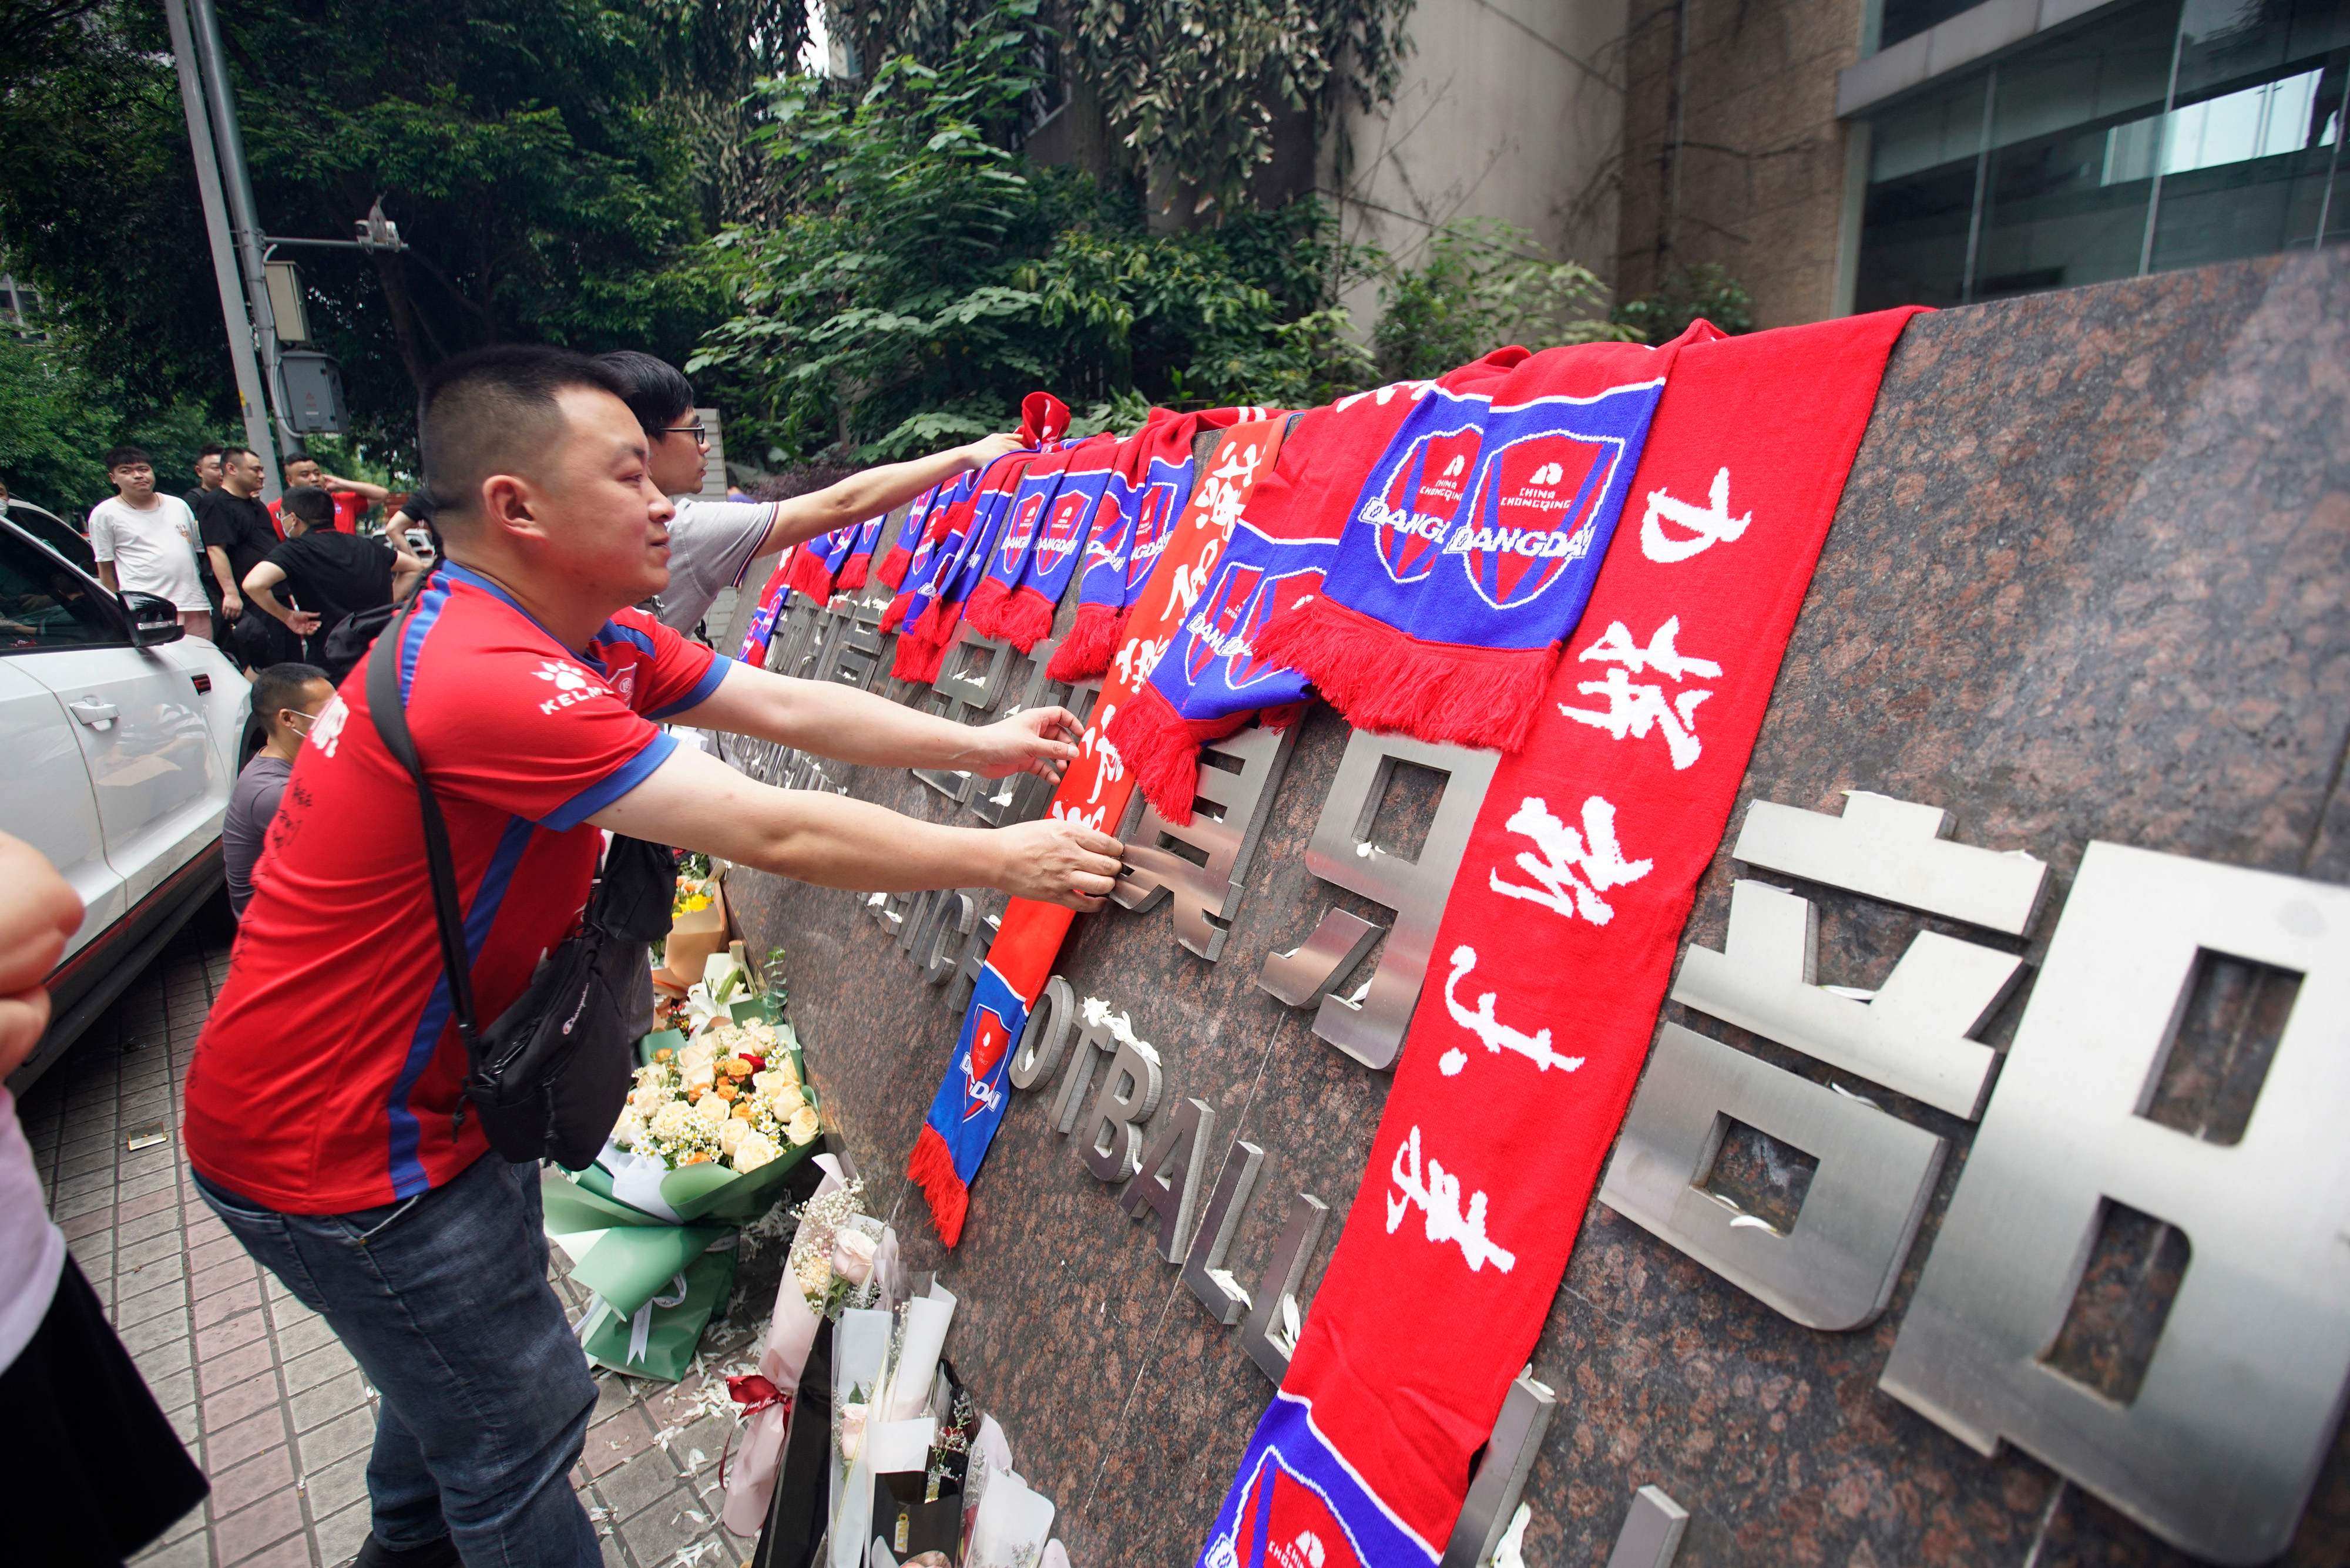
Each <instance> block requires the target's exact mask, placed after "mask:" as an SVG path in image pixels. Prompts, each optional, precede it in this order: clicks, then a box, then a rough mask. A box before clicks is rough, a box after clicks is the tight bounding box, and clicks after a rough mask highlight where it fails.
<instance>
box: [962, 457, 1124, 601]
mask: <svg viewBox="0 0 2350 1568" xmlns="http://www.w3.org/2000/svg"><path fill="white" fill-rule="evenodd" d="M1093 439H1094V440H1095V441H1099V442H1102V443H1105V444H1107V445H1110V446H1115V445H1116V444H1117V442H1116V441H1114V440H1113V439H1112V438H1110V437H1107V436H1097V437H1095V438H1093ZM1075 454H1076V443H1073V442H1063V443H1061V444H1059V445H1056V446H1055V447H1054V448H1053V449H1052V450H1051V451H1049V452H1041V453H1039V454H1038V455H1037V456H1036V457H1035V458H1034V459H1032V460H1031V461H1030V462H1029V464H1028V467H1027V469H1026V471H1025V472H1023V473H1022V474H1021V476H1020V484H1019V487H1018V488H1017V489H1015V490H1014V491H1013V493H1012V499H1011V501H1010V503H1009V504H1008V510H1007V511H1006V512H1005V514H1004V518H1003V528H1002V529H1001V530H999V531H998V533H997V534H996V536H995V545H994V548H993V549H992V550H990V551H989V552H988V555H987V561H986V565H985V567H984V569H983V571H982V573H981V574H980V579H979V582H978V584H977V586H975V587H973V588H972V590H971V597H970V598H969V599H968V600H966V601H965V602H964V604H963V607H962V618H963V619H965V620H966V621H969V622H970V623H971V626H972V630H974V631H976V632H978V633H979V634H980V635H981V636H983V637H999V638H1000V637H1002V636H1003V628H1002V625H1001V618H1002V616H1003V608H1004V607H1005V606H1006V605H1007V604H1009V603H1010V602H1011V599H1012V595H1013V592H1014V589H1016V588H1017V587H1019V586H1020V579H1021V578H1022V577H1024V576H1027V573H1028V563H1029V560H1030V559H1031V558H1032V557H1033V556H1034V555H1035V548H1036V541H1037V540H1038V539H1039V538H1040V537H1042V536H1043V535H1044V532H1045V522H1046V519H1047V517H1048V515H1049V514H1050V513H1051V512H1052V509H1053V506H1054V504H1055V501H1056V500H1057V499H1058V498H1059V495H1060V493H1061V481H1062V479H1063V477H1064V476H1065V475H1066V473H1067V472H1068V468H1069V460H1070V458H1071V457H1072V456H1074V455H1075ZM1051 616H1052V609H1051V607H1049V606H1047V607H1046V609H1045V617H1046V619H1045V630H1047V631H1049V630H1051V629H1052V620H1051ZM1038 635H1040V636H1041V635H1042V633H1039V634H1038ZM1029 640H1030V642H1031V643H1032V644H1033V643H1034V641H1035V639H1033V638H1032V639H1029Z"/></svg>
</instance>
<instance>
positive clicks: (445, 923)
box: [367, 592, 481, 1062]
mask: <svg viewBox="0 0 2350 1568" xmlns="http://www.w3.org/2000/svg"><path fill="white" fill-rule="evenodd" d="M423 598H424V596H423V594H422V593H421V592H418V593H413V594H411V595H410V596H409V599H408V603H407V605H406V606H405V607H402V609H401V610H400V615H399V617H398V618H396V619H395V620H393V622H392V623H391V625H390V626H389V627H387V628H384V630H383V632H382V633H381V634H380V636H378V637H377V638H376V639H375V646H374V647H372V648H370V649H368V670H367V695H368V717H369V718H370V719H372V720H373V721H374V722H375V732H376V733H377V734H378V735H380V736H381V737H382V738H383V744H384V749H385V750H387V751H389V752H390V753H391V754H392V755H393V756H394V757H395V758H397V759H398V760H399V762H400V766H401V767H404V768H406V769H407V770H408V776H409V778H410V779H411V780H413V781H414V783H415V784H416V801H417V805H418V806H419V807H420V809H421V812H422V815H423V818H424V863H425V866H426V867H428V868H429V870H430V871H431V874H432V877H431V879H432V919H433V924H435V925H436V926H438V927H439V928H440V930H441V968H442V972H443V973H444V974H445V975H446V976H447V977H448V981H449V1002H450V1007H451V1011H452V1012H453V1013H454V1014H455V1017H456V1021H457V1035H458V1038H459V1039H461V1040H463V1041H464V1043H465V1059H466V1060H467V1061H468V1062H472V1061H474V1060H476V1059H477V1058H478V1057H479V1055H480V1054H481V1036H480V1033H479V1031H478V1030H477V1029H476V1027H475V1023H474V1018H473V963H472V961H471V957H470V955H469V954H467V952H466V951H465V916H464V912H463V909H460V908H459V906H458V902H457V865H456V861H455V858H454V857H452V856H451V855H450V853H449V825H448V823H447V822H446V821H445V820H444V819H443V818H442V815H441V803H440V801H438V800H437V799H435V798H434V797H433V794H432V785H431V784H428V783H426V782H425V778H424V763H423V759H421V757H419V756H418V755H417V754H416V737H415V736H414V735H413V734H412V733H411V732H410V731H409V728H408V702H407V699H406V698H404V697H403V696H401V695H400V642H401V641H402V639H404V637H405V635H406V633H407V630H408V622H409V619H410V618H411V617H412V616H413V615H414V614H415V613H416V607H417V606H418V605H419V604H420V603H421V602H422V601H423Z"/></svg>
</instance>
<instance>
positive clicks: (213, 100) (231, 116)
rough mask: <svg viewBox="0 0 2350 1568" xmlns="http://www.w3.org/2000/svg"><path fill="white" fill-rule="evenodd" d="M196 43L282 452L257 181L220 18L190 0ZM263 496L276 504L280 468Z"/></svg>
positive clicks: (204, 2)
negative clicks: (247, 163)
mask: <svg viewBox="0 0 2350 1568" xmlns="http://www.w3.org/2000/svg"><path fill="white" fill-rule="evenodd" d="M188 4H189V7H190V19H191V21H192V24H193V26H192V32H193V34H194V37H195V46H196V68H197V69H198V70H200V71H202V72H203V79H204V97H205V99H206V100H207V107H208V108H210V109H211V110H212V117H213V140H214V141H215V142H216V143H217V144H218V147H219V150H220V169H221V186H222V190H223V192H224V194H226V196H227V197H228V213H229V219H230V222H231V224H232V232H233V234H234V237H235V240H236V255H237V260H238V262H239V263H241V264H242V265H243V269H244V293H245V299H246V301H247V303H248V304H249V305H250V306H251V308H252V310H253V325H254V330H255V334H256V335H257V336H258V337H260V339H261V371H262V384H263V386H264V387H265V389H266V390H267V391H268V394H269V410H270V412H271V413H273V414H275V415H276V418H277V434H278V440H279V441H280V442H281V443H282V444H281V445H280V447H279V448H278V449H277V450H278V451H280V452H285V451H290V450H291V449H292V447H293V444H294V431H293V427H292V426H291V425H290V424H288V423H287V421H286V394H285V389H284V386H283V381H282V377H281V375H280V372H279V369H278V358H277V317H276V315H275V314H274V313H273V312H272V311H271V310H270V308H269V273H268V269H267V267H266V266H265V265H264V263H263V260H262V254H261V246H262V232H261V219H260V217H259V215H258V214H257V213H255V211H254V205H253V181H252V179H251V177H250V176H249V175H247V173H246V172H245V167H244V135H243V133H241V132H240V131H239V130H237V127H236V99H234V97H232V96H231V95H230V92H229V86H228V67H227V65H226V63H225V61H224V58H223V57H222V51H221V36H220V16H219V14H218V13H217V12H215V11H214V10H213V0H188ZM268 467H269V469H270V471H271V472H270V475H269V481H268V484H267V487H266V488H265V490H264V492H263V494H264V496H265V498H266V499H268V500H271V501H275V500H276V499H277V494H278V487H277V476H276V462H270V463H269V464H268Z"/></svg>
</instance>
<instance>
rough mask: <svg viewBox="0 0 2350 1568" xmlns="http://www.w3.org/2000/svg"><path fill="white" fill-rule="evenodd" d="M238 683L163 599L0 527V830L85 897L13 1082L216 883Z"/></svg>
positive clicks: (231, 668)
mask: <svg viewBox="0 0 2350 1568" xmlns="http://www.w3.org/2000/svg"><path fill="white" fill-rule="evenodd" d="M249 690H250V689H249V687H248V686H247V685H246V682H245V679H244V675H243V674H242V673H241V672H240V671H239V670H237V667H236V665H235V663H234V661H233V660H231V659H229V658H228V656H227V655H225V654H224V653H222V652H221V651H220V650H219V649H216V648H214V647H213V645H212V644H211V643H209V642H206V641H204V640H203V639H201V638H189V637H186V636H185V635H184V634H183V633H182V630H181V628H180V621H179V615H178V612H177V611H176V610H175V609H174V608H173V607H172V605H171V603H170V602H169V601H167V600H164V599H160V598H157V597H153V596H152V595H149V594H135V593H134V594H125V595H122V596H120V597H117V596H116V595H113V594H110V593H109V592H107V591H106V589H105V588H103V587H100V586H99V584H98V582H97V581H96V580H95V579H94V578H92V577H91V576H89V574H88V573H87V572H85V571H84V570H82V569H81V568H80V567H79V566H76V565H75V564H74V563H73V562H71V561H68V559H67V558H66V557H65V556H63V555H62V554H60V553H59V552H58V551H57V550H55V549H52V548H51V547H49V546H48V545H46V544H44V543H42V542H40V541H39V540H38V539H37V538H36V535H34V534H33V533H31V532H30V531H28V530H26V528H24V527H22V526H20V525H19V524H17V523H16V522H15V521H0V830H5V831H6V832H9V833H12V834H14V835H16V836H17V837H19V838H21V839H24V840H25V841H26V842H27V843H29V844H30V845H32V846H33V847H34V848H36V849H38V850H39V851H40V852H41V853H42V854H44V855H46V856H47V857H49V860H50V862H51V863H52V864H54V865H55V866H56V867H57V869H58V871H60V872H61V873H63V874H64V876H65V878H66V880H67V881H68V882H70V883H72V884H73V888H74V891H76V892H77V893H79V894H80V895H81V899H82V903H83V904H84V905H85V906H87V907H88V911H89V912H88V915H87V916H85V917H84V919H83V920H82V924H81V929H80V930H78V931H77V932H76V933H74V938H73V940H72V942H71V943H70V944H69V945H68V947H67V949H66V956H65V958H64V960H63V961H61V962H59V964H58V965H57V969H56V970H55V971H53V972H52V973H51V974H50V976H49V978H48V988H49V993H50V997H51V1000H52V1004H53V1007H54V1012H53V1013H52V1016H51V1019H50V1023H49V1029H48V1033H47V1034H45V1035H44V1036H43V1037H42V1040H41V1044H40V1046H39V1048H38V1049H36V1051H35V1052H34V1053H33V1054H32V1056H31V1057H30V1058H29V1059H28V1060H27V1061H26V1063H25V1064H24V1065H23V1066H21V1067H19V1068H18V1069H17V1070H16V1073H14V1074H13V1075H10V1077H9V1079H8V1085H9V1087H10V1088H12V1089H14V1090H16V1091H17V1092H19V1093H21V1092H22V1091H23V1090H24V1089H25V1088H26V1086H27V1085H30V1084H31V1083H32V1082H33V1081H34V1080H35V1079H36V1078H38V1077H39V1076H40V1075H41V1074H42V1073H43V1072H45V1071H46V1070H47V1068H48V1067H49V1065H50V1064H52V1063H54V1062H55V1061H57V1058H58V1057H59V1056H60V1055H62V1054H64V1052H65V1051H66V1049H67V1047H68V1046H69V1045H71V1044H73V1041H74V1039H75V1037H76V1036H77V1035H78V1034H79V1033H81V1032H82V1031H83V1030H84V1029H85V1028H87V1027H88V1025H89V1023H90V1022H91V1020H93V1019H95V1018H96V1017H97V1016H98V1015H99V1013H100V1012H104V1011H105V1009H106V1007H107V1005H108V1004H109V1003H110V1002H112V1001H113V1000H114V999H115V997H116V996H118V995H120V993H121V992H122V990H123V988H124V987H126V986H128V985H129V984H130V982H131V981H133V980H135V979H136V978H138V975H139V973H140V971H141V970H142V969H144V968H145V967H146V965H147V962H148V961H149V960H151V959H152V958H153V957H154V956H155V954H156V953H157V952H159V951H161V949H162V947H163V944H164V943H166V942H168V941H170V940H172V935H173V934H174V933H176V932H177V931H178V930H179V929H180V928H181V927H182V926H183V925H185V924H186V923H187V921H188V919H189V918H190V917H191V916H192V915H193V914H194V913H195V912H196V910H197V909H199V908H200V907H201V906H202V905H203V902H204V900H205V899H207V898H210V897H211V896H212V895H213V892H214V891H215V890H216V889H217V888H219V887H220V886H221V882H222V870H221V842H220V834H221V819H222V816H223V815H224V814H225V812H226V811H227V809H228V796H229V790H230V788H231V786H232V785H234V784H235V782H236V770H237V764H238V763H239V761H240V760H241V759H242V758H243V756H244V751H245V732H246V728H247V723H248V716H247V713H246V710H247V708H248V707H249V706H250V703H249V701H247V693H248V691H249Z"/></svg>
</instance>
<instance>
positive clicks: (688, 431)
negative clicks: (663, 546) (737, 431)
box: [598, 349, 1020, 635]
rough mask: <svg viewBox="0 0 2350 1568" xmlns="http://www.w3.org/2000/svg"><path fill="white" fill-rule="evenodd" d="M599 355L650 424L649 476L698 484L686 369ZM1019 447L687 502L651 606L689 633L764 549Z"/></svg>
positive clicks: (704, 445) (633, 409) (977, 448)
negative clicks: (758, 497)
mask: <svg viewBox="0 0 2350 1568" xmlns="http://www.w3.org/2000/svg"><path fill="white" fill-rule="evenodd" d="M598 363H600V364H602V365H603V366H604V367H605V368H606V369H609V370H611V371H612V372H613V374H615V375H616V376H618V377H619V379H620V380H621V382H622V383H623V384H624V385H625V386H626V387H627V389H628V390H627V391H626V393H625V394H624V399H625V400H626V401H627V403H628V405H629V412H630V413H632V414H634V415H636V416H637V422H638V423H639V425H641V426H643V427H644V432H645V439H646V441H647V443H648V445H649V448H650V451H649V452H648V454H647V466H648V467H649V468H650V470H651V471H652V480H653V483H655V484H657V485H659V486H660V489H661V492H662V493H664V494H668V495H685V494H689V493H691V492H693V491H695V490H698V489H700V488H701V486H702V457H703V454H704V453H706V452H708V451H709V448H710V441H709V438H708V436H707V435H705V434H704V433H703V431H702V421H700V420H698V419H695V418H694V417H693V387H692V385H691V383H690V382H688V381H687V380H686V379H685V376H684V373H683V372H681V371H680V370H679V369H677V368H676V367H675V366H673V365H671V364H670V363H668V362H667V361H666V360H661V359H656V358H653V357H652V356H651V355H650V354H639V353H638V352H636V351H635V350H634V349H622V350H620V351H619V352H617V353H612V354H605V355H602V356H599V358H598ZM1019 450H1020V441H1019V438H1018V437H1016V436H1010V435H993V436H987V437H985V438H983V439H982V440H979V441H973V442H972V443H971V444H970V445H969V446H959V447H954V448H951V449H950V450H948V451H946V452H933V453H932V454H931V455H930V456H929V457H918V458H914V459H912V460H911V461H910V462H893V463H889V464H886V465H884V466H882V467H880V468H868V469H867V470H866V471H865V472H862V473H852V474H850V475H849V476H848V477H847V478H846V479H844V480H842V481H840V482H839V483H837V484H829V485H827V486H825V487H824V488H823V489H821V490H813V491H810V492H809V493H806V494H805V495H795V496H793V497H792V498H791V499H790V500H789V501H734V500H726V501H684V502H681V503H680V504H678V508H677V515H676V516H674V517H672V518H671V519H670V524H669V587H666V588H663V589H662V590H661V592H660V597H658V598H656V599H655V600H654V601H653V603H652V612H653V614H654V615H655V616H656V617H657V618H659V619H660V622H661V624H662V625H664V626H666V627H668V628H671V630H673V631H681V632H685V633H687V634H688V635H691V633H692V631H693V628H694V626H695V624H696V623H697V622H699V621H700V620H701V619H702V616H703V615H704V614H706V613H707V612H708V611H709V609H710V606H711V603H712V601H713V600H714V599H716V598H717V597H718V596H719V594H720V592H721V591H723V589H724V588H726V587H728V586H729V585H732V586H734V587H741V586H742V583H743V578H744V576H747V575H748V574H749V572H750V570H751V563H752V562H754V561H755V560H757V559H759V558H760V557H761V556H773V555H775V554H776V553H777V552H778V551H781V550H783V549H785V547H787V546H789V545H797V544H802V543H805V542H806V541H807V540H809V539H813V538H815V537H816V535H819V534H829V533H831V532H832V531H833V530H834V529H836V528H837V527H839V526H841V525H842V524H847V523H862V522H864V521H865V520H866V519H867V518H868V517H878V516H879V515H881V514H883V513H886V512H890V511H894V510H896V509H897V508H898V507H899V506H902V505H904V504H906V503H907V502H909V501H911V500H912V499H913V498H914V497H915V496H917V495H920V493H922V492H923V491H925V490H928V489H930V488H931V486H932V485H934V484H936V483H940V482H941V480H947V479H952V478H953V477H954V476H955V475H957V474H959V473H964V472H969V471H971V470H972V469H975V468H984V467H986V466H987V465H988V464H989V463H991V462H994V461H995V460H996V459H997V458H999V457H1002V456H1003V455H1004V453H1006V452H1017V451H1019ZM729 494H730V495H731V494H732V492H731V491H730V492H729Z"/></svg>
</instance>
